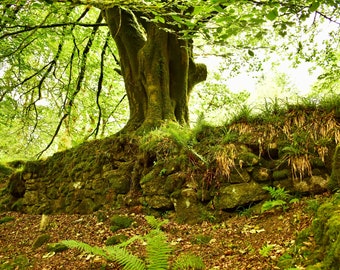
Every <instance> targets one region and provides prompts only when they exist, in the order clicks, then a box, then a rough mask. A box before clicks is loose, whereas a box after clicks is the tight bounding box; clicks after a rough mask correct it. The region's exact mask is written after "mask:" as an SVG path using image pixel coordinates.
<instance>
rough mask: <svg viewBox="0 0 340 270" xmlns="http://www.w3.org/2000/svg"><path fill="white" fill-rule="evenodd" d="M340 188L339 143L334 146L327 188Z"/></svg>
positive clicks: (333, 189)
mask: <svg viewBox="0 0 340 270" xmlns="http://www.w3.org/2000/svg"><path fill="white" fill-rule="evenodd" d="M339 188H340V144H339V145H338V146H337V147H336V148H335V152H334V156H333V163H332V174H331V177H330V180H329V189H330V190H332V191H335V190H337V189H339Z"/></svg>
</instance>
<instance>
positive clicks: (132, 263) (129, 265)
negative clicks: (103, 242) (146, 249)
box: [106, 246, 146, 270]
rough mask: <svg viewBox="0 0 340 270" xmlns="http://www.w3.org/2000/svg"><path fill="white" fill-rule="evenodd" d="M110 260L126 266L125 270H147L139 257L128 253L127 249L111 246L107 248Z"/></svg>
mask: <svg viewBox="0 0 340 270" xmlns="http://www.w3.org/2000/svg"><path fill="white" fill-rule="evenodd" d="M106 251H107V253H108V258H109V260H111V261H115V262H117V263H119V264H120V265H124V267H123V270H145V269H146V266H145V263H144V262H143V261H142V260H141V259H140V258H138V257H137V256H135V255H133V254H131V253H130V252H128V251H127V250H126V249H125V248H119V247H117V246H110V247H107V248H106Z"/></svg>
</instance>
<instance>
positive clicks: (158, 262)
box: [146, 230, 171, 270]
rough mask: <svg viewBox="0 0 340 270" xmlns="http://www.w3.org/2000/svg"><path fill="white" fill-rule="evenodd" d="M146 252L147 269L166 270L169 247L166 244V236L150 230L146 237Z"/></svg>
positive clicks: (160, 232)
mask: <svg viewBox="0 0 340 270" xmlns="http://www.w3.org/2000/svg"><path fill="white" fill-rule="evenodd" d="M146 240H147V246H146V251H147V254H148V257H147V261H148V269H149V270H161V269H168V258H169V255H170V252H171V247H170V246H169V244H168V243H167V241H166V240H167V239H166V235H165V233H163V232H162V231H160V230H152V231H151V232H150V233H149V234H148V235H147V236H146Z"/></svg>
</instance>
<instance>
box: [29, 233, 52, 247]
mask: <svg viewBox="0 0 340 270" xmlns="http://www.w3.org/2000/svg"><path fill="white" fill-rule="evenodd" d="M50 238H51V236H50V235H49V234H42V235H39V236H38V237H37V239H35V241H34V242H33V244H32V249H37V248H39V247H41V246H42V245H44V244H45V243H47V242H48V241H49V240H50Z"/></svg>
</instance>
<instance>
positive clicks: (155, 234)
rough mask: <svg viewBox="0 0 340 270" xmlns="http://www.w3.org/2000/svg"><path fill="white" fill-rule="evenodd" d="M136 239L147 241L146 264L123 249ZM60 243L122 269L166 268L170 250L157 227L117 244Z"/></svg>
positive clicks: (163, 234)
mask: <svg viewBox="0 0 340 270" xmlns="http://www.w3.org/2000/svg"><path fill="white" fill-rule="evenodd" d="M158 223H159V222H158ZM159 224H161V223H159ZM136 240H145V241H146V243H147V245H146V251H147V258H146V262H147V266H146V263H145V262H144V261H143V260H142V259H140V258H138V257H137V256H135V255H133V254H132V253H130V252H129V251H127V250H126V249H125V248H126V246H128V245H129V244H131V243H132V242H134V241H136ZM61 243H62V244H64V245H65V246H67V247H69V248H77V249H79V250H81V251H84V252H86V253H91V254H94V255H98V256H101V257H103V258H105V259H106V260H108V261H115V262H117V263H119V264H120V265H122V266H124V267H123V269H124V270H145V269H148V270H162V269H168V259H169V255H170V252H171V247H170V246H169V244H168V243H167V239H166V235H165V233H164V232H162V231H161V230H159V229H154V230H152V231H150V233H148V234H147V235H146V236H144V237H141V236H134V237H132V238H130V239H129V240H127V241H125V242H123V243H121V244H119V245H116V246H108V247H103V248H101V247H98V246H90V245H88V244H86V243H83V242H78V241H75V240H64V241H62V242H61Z"/></svg>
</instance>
